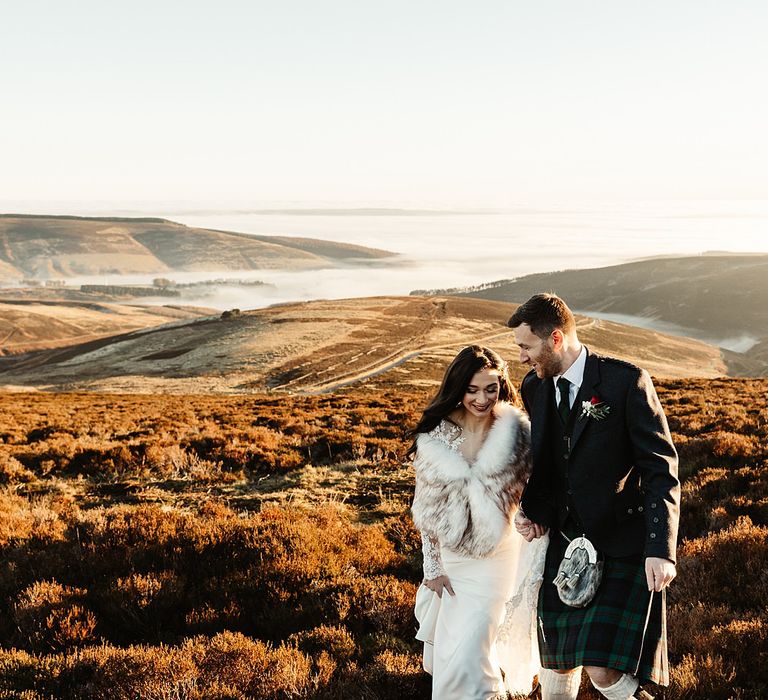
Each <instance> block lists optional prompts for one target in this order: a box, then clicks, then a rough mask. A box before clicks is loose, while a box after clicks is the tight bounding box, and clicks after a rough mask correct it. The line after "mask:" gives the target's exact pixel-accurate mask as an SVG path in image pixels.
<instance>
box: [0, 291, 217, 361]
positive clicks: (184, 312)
mask: <svg viewBox="0 0 768 700" xmlns="http://www.w3.org/2000/svg"><path fill="white" fill-rule="evenodd" d="M218 313H219V312H217V311H216V310H215V309H205V308H199V307H194V306H175V305H173V306H172V305H168V306H139V305H132V304H113V303H101V302H94V301H87V302H86V301H79V302H78V301H66V300H54V299H51V300H46V299H39V300H23V299H7V298H0V356H2V355H16V354H20V353H27V352H31V351H35V350H47V349H52V348H58V347H63V346H69V345H73V344H75V343H86V342H91V341H94V340H97V339H99V338H103V337H106V336H113V335H116V334H118V333H125V332H127V331H132V330H136V329H139V328H148V327H150V326H157V325H160V324H165V323H171V322H176V321H187V320H190V319H194V318H199V317H201V316H209V315H218Z"/></svg>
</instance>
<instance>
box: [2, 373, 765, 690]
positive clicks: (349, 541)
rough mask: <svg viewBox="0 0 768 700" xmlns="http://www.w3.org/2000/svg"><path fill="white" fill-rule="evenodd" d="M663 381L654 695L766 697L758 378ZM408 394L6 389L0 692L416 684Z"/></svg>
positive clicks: (416, 562) (425, 683) (416, 575)
mask: <svg viewBox="0 0 768 700" xmlns="http://www.w3.org/2000/svg"><path fill="white" fill-rule="evenodd" d="M658 388H659V394H660V396H661V399H662V402H663V403H664V405H665V408H666V410H667V413H668V416H669V419H670V425H671V427H672V429H673V432H674V435H675V439H676V441H677V443H678V444H679V446H680V452H681V471H682V474H683V520H682V532H683V534H684V537H685V540H684V542H683V543H682V545H681V547H680V552H679V570H680V573H679V578H678V580H677V581H676V582H675V584H674V585H673V587H672V588H671V590H670V595H669V603H670V605H669V627H670V641H671V653H672V662H673V668H672V686H671V688H670V689H669V690H667V691H659V693H658V697H660V698H668V699H669V698H691V699H693V700H703V699H704V698H707V699H711V698H723V699H724V700H725V699H726V698H742V699H746V698H761V697H765V696H766V694H768V672H767V671H765V669H768V663H766V662H768V617H767V616H766V610H768V586H766V585H765V582H764V581H763V578H764V572H765V571H766V570H767V569H768V507H767V503H768V455H766V451H765V450H766V448H765V445H766V444H767V439H768V434H767V433H768V422H767V421H766V418H768V412H766V409H765V407H764V396H765V395H766V389H768V381H764V380H751V381H746V380H718V381H705V380H701V381H699V380H695V381H665V382H659V383H658ZM425 399H426V394H425V393H424V392H423V391H421V390H417V391H414V392H405V391H401V392H399V393H395V392H391V393H388V394H383V395H378V396H377V395H375V394H373V393H370V394H366V396H365V397H364V398H357V397H355V396H354V395H352V394H346V395H329V396H319V397H318V396H314V397H274V396H249V397H219V398H216V399H213V398H210V397H201V396H187V397H152V396H120V395H111V396H103V395H94V394H89V395H83V394H70V395H51V394H18V395H5V396H2V397H0V424H2V425H3V430H2V434H0V440H2V442H0V479H2V481H3V483H4V484H5V485H4V487H3V490H2V491H0V551H1V554H2V556H1V557H0V644H1V645H2V649H3V650H2V651H0V698H25V699H26V700H34V699H38V700H41V699H43V698H51V697H55V698H63V699H65V700H69V699H72V700H74V699H75V698H84V697H89V698H102V697H103V698H107V697H109V698H140V697H146V698H169V699H171V698H174V699H178V698H189V699H201V698H219V699H222V700H223V699H224V698H237V699H239V700H246V699H250V698H317V699H322V698H371V699H374V698H391V697H401V698H418V697H425V696H426V695H427V694H428V692H429V690H428V689H429V680H428V677H426V676H425V674H424V673H423V672H422V671H421V670H420V663H419V649H418V646H417V645H416V644H415V643H414V640H413V630H414V627H413V625H414V622H413V619H412V603H413V598H414V593H415V586H416V584H417V582H418V581H419V579H420V576H421V573H420V551H419V549H420V542H419V537H418V535H417V533H416V532H415V530H414V528H413V524H412V522H411V520H410V518H409V516H408V513H407V507H408V502H409V498H410V492H411V489H412V481H411V474H410V471H409V469H408V468H407V467H404V466H403V465H402V463H401V457H402V454H403V452H404V450H405V448H406V443H405V442H404V441H403V439H402V433H403V430H404V429H405V428H406V427H407V426H408V425H411V424H412V423H413V421H414V420H415V418H416V413H417V412H418V408H419V407H420V406H422V405H423V403H424V401H425ZM745 649H747V650H748V652H749V653H744V650H745ZM582 697H585V698H587V697H594V695H593V694H592V693H591V692H590V691H589V690H588V689H587V688H586V686H585V688H584V691H583V694H582Z"/></svg>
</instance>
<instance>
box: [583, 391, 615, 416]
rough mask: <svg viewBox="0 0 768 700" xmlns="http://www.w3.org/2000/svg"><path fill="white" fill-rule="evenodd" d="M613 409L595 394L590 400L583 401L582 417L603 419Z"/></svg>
mask: <svg viewBox="0 0 768 700" xmlns="http://www.w3.org/2000/svg"><path fill="white" fill-rule="evenodd" d="M610 411H611V407H610V406H609V405H608V404H607V403H605V401H601V400H600V399H599V398H598V397H597V396H593V397H592V398H591V399H590V400H589V401H582V402H581V415H580V416H579V420H581V419H582V418H594V419H595V420H603V418H605V417H606V416H607V415H608V414H609V413H610Z"/></svg>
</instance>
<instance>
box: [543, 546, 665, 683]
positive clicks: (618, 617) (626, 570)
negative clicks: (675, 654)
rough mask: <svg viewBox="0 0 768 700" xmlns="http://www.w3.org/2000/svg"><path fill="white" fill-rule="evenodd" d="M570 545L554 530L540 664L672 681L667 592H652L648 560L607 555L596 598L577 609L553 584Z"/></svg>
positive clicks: (642, 679)
mask: <svg viewBox="0 0 768 700" xmlns="http://www.w3.org/2000/svg"><path fill="white" fill-rule="evenodd" d="M567 546H568V543H567V541H566V540H565V538H564V537H563V536H562V535H561V534H560V533H559V532H553V533H551V538H550V543H549V547H548V549H547V558H546V563H545V565H544V581H543V582H542V584H541V589H540V591H539V607H538V617H539V620H538V636H539V651H540V653H541V665H542V666H543V667H544V668H551V669H558V670H567V669H573V668H577V667H579V666H585V665H586V666H599V667H602V668H613V669H616V670H618V671H623V672H624V673H631V674H632V675H635V676H637V677H638V678H639V679H640V682H641V683H642V682H645V681H652V682H654V683H658V684H659V685H669V662H668V659H667V623H666V608H665V602H666V601H665V595H664V592H663V591H662V592H661V593H653V594H651V593H649V591H648V584H647V583H646V580H645V558H644V557H642V556H636V557H626V558H614V557H605V563H604V566H603V578H602V581H601V582H600V587H599V588H598V591H597V594H596V595H595V598H594V600H593V601H592V602H591V603H590V604H589V605H588V606H587V607H585V608H572V607H570V606H568V605H565V603H563V602H562V601H561V600H560V598H559V597H558V595H557V588H556V587H555V585H554V584H553V583H552V581H553V580H554V579H555V577H556V576H557V569H558V567H559V565H560V561H561V560H562V558H563V554H564V553H565V548H566V547H567ZM649 607H650V610H649Z"/></svg>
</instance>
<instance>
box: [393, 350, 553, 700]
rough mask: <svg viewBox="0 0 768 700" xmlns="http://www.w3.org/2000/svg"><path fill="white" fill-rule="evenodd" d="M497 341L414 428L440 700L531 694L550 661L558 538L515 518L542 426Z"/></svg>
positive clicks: (426, 632) (470, 361)
mask: <svg viewBox="0 0 768 700" xmlns="http://www.w3.org/2000/svg"><path fill="white" fill-rule="evenodd" d="M516 398H517V396H516V392H515V390H514V388H513V387H512V385H511V383H510V381H509V377H508V374H507V368H506V364H505V363H504V361H503V360H502V359H501V357H499V355H497V354H496V353H495V352H493V350H489V349H488V348H483V347H480V346H478V345H472V346H470V347H466V348H464V349H463V350H461V352H459V354H458V355H457V356H456V357H455V358H454V360H453V361H452V362H451V364H450V365H449V367H448V369H447V370H446V372H445V376H444V378H443V382H442V385H441V386H440V389H439V391H438V393H437V395H436V396H435V398H434V399H432V401H431V402H430V404H429V405H428V406H427V408H426V409H425V410H424V413H423V415H422V417H421V420H420V421H419V422H418V424H417V425H416V427H415V428H414V429H413V430H412V431H411V433H410V435H411V436H412V437H413V438H414V441H413V444H412V445H411V448H410V449H409V451H408V454H409V455H413V456H414V459H413V465H414V469H415V472H416V489H415V493H414V498H413V506H412V509H411V512H412V514H413V521H414V523H415V525H416V527H417V528H418V529H419V530H420V531H421V536H422V543H423V554H424V582H423V584H422V586H421V587H420V588H419V590H418V593H417V595H416V617H417V619H418V621H419V625H420V627H419V631H418V633H417V635H416V638H417V639H419V640H421V641H423V642H424V668H425V669H426V670H427V671H428V672H430V673H431V674H432V697H433V699H434V700H490V699H492V698H497V697H499V698H503V697H506V693H507V692H510V693H512V694H516V693H519V694H523V695H525V694H527V693H529V692H530V690H531V685H532V680H533V677H534V675H535V674H536V673H537V672H538V670H539V658H538V646H537V642H536V597H537V595H538V588H539V584H540V583H541V578H542V574H543V568H544V555H545V553H546V544H547V537H540V538H538V539H535V540H533V542H531V543H528V542H526V541H525V540H524V539H523V538H522V537H521V536H520V535H519V534H517V532H516V531H514V529H513V528H512V527H511V520H512V517H513V516H514V514H515V511H516V509H517V507H518V504H519V502H520V495H521V493H522V490H523V486H524V485H525V482H526V480H527V479H528V476H529V474H530V427H529V423H528V419H527V418H525V416H524V415H523V414H522V413H521V412H520V411H519V410H518V409H517V408H516V407H515V406H514V405H513V402H514V401H515V400H516Z"/></svg>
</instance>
